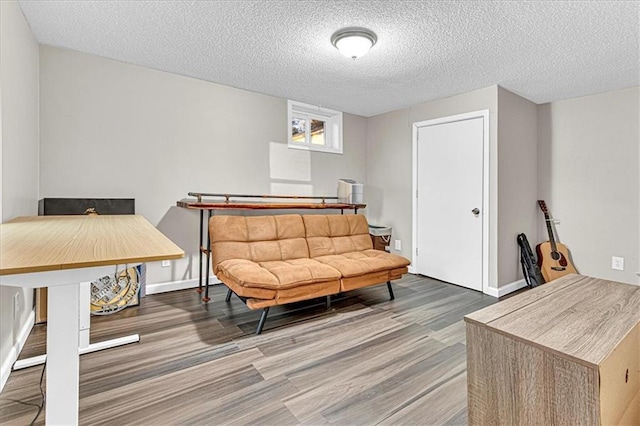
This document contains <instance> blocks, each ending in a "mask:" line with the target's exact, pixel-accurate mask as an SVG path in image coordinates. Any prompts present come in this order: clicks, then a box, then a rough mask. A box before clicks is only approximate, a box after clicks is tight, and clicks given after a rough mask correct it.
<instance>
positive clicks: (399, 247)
mask: <svg viewBox="0 0 640 426" xmlns="http://www.w3.org/2000/svg"><path fill="white" fill-rule="evenodd" d="M394 248H395V249H396V250H397V251H400V250H402V241H400V240H394Z"/></svg>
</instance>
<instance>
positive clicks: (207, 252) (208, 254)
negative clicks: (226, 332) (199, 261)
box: [202, 210, 211, 302]
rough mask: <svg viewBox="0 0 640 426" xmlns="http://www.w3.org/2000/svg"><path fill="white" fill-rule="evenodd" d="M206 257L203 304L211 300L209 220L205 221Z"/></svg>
mask: <svg viewBox="0 0 640 426" xmlns="http://www.w3.org/2000/svg"><path fill="white" fill-rule="evenodd" d="M209 219H211V210H209ZM205 253H206V256H207V280H206V283H205V285H206V287H205V288H204V297H203V298H202V301H203V302H208V301H209V300H211V299H210V298H209V261H210V259H211V235H210V233H209V220H207V249H206V251H205Z"/></svg>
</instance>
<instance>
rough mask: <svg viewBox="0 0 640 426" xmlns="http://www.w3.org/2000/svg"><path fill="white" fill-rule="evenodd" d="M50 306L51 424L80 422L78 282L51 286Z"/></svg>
mask: <svg viewBox="0 0 640 426" xmlns="http://www.w3.org/2000/svg"><path fill="white" fill-rule="evenodd" d="M47 305H48V306H47V307H48V309H47V316H48V321H47V364H48V365H47V412H46V417H45V419H46V420H45V422H46V424H48V425H77V424H78V406H79V403H78V401H79V399H78V397H79V385H78V380H79V378H80V359H79V354H78V333H77V332H76V330H78V326H79V318H78V312H79V308H80V302H79V295H78V284H67V285H60V286H54V287H50V288H49V296H48V304H47Z"/></svg>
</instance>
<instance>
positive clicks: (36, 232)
mask: <svg viewBox="0 0 640 426" xmlns="http://www.w3.org/2000/svg"><path fill="white" fill-rule="evenodd" d="M183 256H184V251H182V249H181V248H180V247H178V246H177V245H175V244H174V243H173V242H172V241H171V240H169V239H168V238H167V237H166V236H164V234H162V233H161V232H160V231H158V230H157V229H156V228H155V227H154V226H153V225H151V224H150V223H149V222H148V221H147V220H146V219H145V218H144V217H142V216H139V215H108V216H84V215H82V216H28V217H18V218H15V219H12V220H10V221H9V222H5V223H3V224H1V225H0V275H11V274H23V273H29V272H42V271H53V270H59V269H74V268H85V267H92V266H105V265H120V264H126V263H141V262H151V261H157V260H164V259H178V258H181V257H183Z"/></svg>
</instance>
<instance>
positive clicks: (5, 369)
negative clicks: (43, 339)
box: [0, 310, 36, 392]
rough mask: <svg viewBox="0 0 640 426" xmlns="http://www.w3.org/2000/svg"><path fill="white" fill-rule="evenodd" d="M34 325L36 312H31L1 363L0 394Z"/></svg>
mask: <svg viewBox="0 0 640 426" xmlns="http://www.w3.org/2000/svg"><path fill="white" fill-rule="evenodd" d="M35 323H36V312H35V311H33V310H32V311H31V313H30V314H29V317H27V321H26V322H25V323H24V324H23V326H22V328H21V329H20V333H18V336H17V339H16V343H15V344H14V345H13V347H12V348H11V350H9V354H8V355H7V358H6V359H5V360H4V362H3V363H2V367H0V392H2V389H4V385H5V384H6V383H7V380H9V374H11V367H13V363H14V362H16V360H17V359H18V355H20V352H21V351H22V348H23V347H24V344H25V343H26V342H27V337H29V333H31V329H32V328H33V325H34V324H35Z"/></svg>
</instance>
